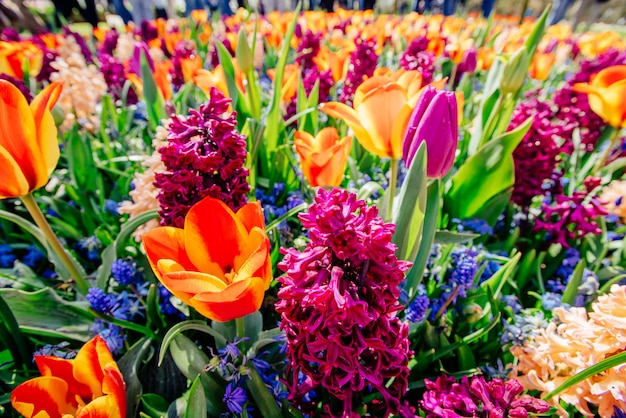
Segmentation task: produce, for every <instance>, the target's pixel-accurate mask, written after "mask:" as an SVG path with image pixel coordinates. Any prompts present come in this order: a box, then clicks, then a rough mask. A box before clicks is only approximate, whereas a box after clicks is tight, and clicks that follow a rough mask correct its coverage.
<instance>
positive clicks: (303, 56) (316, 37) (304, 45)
mask: <svg viewBox="0 0 626 418" xmlns="http://www.w3.org/2000/svg"><path fill="white" fill-rule="evenodd" d="M321 42H322V34H321V32H320V33H314V32H313V31H310V30H307V31H306V33H305V34H304V37H302V39H301V40H300V43H299V44H298V51H297V53H296V64H298V65H299V66H300V68H302V69H307V70H310V69H312V68H317V66H316V65H315V62H314V61H313V58H315V56H316V55H317V53H318V52H320V43H321Z"/></svg>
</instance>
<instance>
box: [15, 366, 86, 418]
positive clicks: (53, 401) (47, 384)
mask: <svg viewBox="0 0 626 418" xmlns="http://www.w3.org/2000/svg"><path fill="white" fill-rule="evenodd" d="M68 389H69V387H68V384H67V382H65V381H64V380H63V379H60V378H58V377H54V376H42V377H36V378H34V379H31V380H28V381H26V382H24V383H22V384H21V385H19V386H18V387H16V388H15V389H13V392H12V393H11V404H12V405H13V408H14V409H15V410H16V411H17V412H19V413H20V414H22V415H24V416H25V417H26V418H31V417H35V416H38V417H46V416H49V417H60V416H63V415H64V414H73V413H74V411H75V409H73V408H72V407H71V406H70V405H68V404H67V402H66V399H67V397H68Z"/></svg>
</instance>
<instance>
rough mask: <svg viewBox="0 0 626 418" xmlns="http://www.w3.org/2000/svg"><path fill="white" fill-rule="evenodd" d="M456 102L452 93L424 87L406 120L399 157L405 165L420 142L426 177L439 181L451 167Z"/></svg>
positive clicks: (456, 124)
mask: <svg viewBox="0 0 626 418" xmlns="http://www.w3.org/2000/svg"><path fill="white" fill-rule="evenodd" d="M458 118H459V117H458V110H457V101H456V96H455V94H454V92H451V91H437V90H435V88H434V87H432V86H427V87H426V88H425V89H424V91H423V92H422V95H421V96H420V98H419V100H418V102H417V105H416V106H415V110H413V114H412V115H411V119H409V124H408V128H407V130H406V134H405V135H404V143H403V146H402V156H403V158H404V161H405V163H406V165H407V167H408V166H410V165H411V161H413V157H415V153H416V152H417V149H418V148H419V146H420V144H421V143H422V142H424V141H425V142H426V153H427V159H428V161H427V167H426V175H427V176H428V177H429V178H442V177H443V176H445V175H446V173H447V172H448V171H449V170H450V168H452V164H453V163H454V155H455V153H456V146H457V143H458V136H459V121H458Z"/></svg>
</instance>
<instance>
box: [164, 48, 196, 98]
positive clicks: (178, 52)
mask: <svg viewBox="0 0 626 418" xmlns="http://www.w3.org/2000/svg"><path fill="white" fill-rule="evenodd" d="M195 55H196V44H195V42H194V41H190V40H183V41H180V42H179V43H178V44H177V45H176V48H174V53H173V54H172V68H171V69H170V74H171V76H172V85H173V86H174V88H175V89H180V88H181V87H182V86H184V85H185V76H184V74H183V64H182V60H183V59H190V58H194V57H195Z"/></svg>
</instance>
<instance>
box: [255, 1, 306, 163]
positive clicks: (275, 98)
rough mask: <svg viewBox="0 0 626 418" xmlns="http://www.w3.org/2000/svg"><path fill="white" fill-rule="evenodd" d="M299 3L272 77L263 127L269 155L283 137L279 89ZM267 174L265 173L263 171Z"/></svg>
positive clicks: (283, 125) (266, 150) (283, 124)
mask: <svg viewBox="0 0 626 418" xmlns="http://www.w3.org/2000/svg"><path fill="white" fill-rule="evenodd" d="M301 7H302V5H301V3H298V6H296V10H294V13H293V19H292V21H291V23H290V24H289V27H288V28H287V32H286V33H285V36H284V37H283V46H282V48H281V51H280V55H279V57H280V58H279V59H278V63H277V65H276V75H275V77H274V92H273V95H272V100H271V101H270V109H269V113H268V115H267V120H266V129H265V141H264V144H265V153H266V155H267V156H268V157H269V156H270V155H271V153H272V152H274V150H275V149H276V148H277V147H278V145H280V144H281V142H280V141H281V140H282V138H284V130H285V123H284V122H283V118H282V115H281V112H280V102H281V96H282V95H281V90H282V85H283V75H284V72H285V66H286V65H287V58H288V57H289V48H290V45H289V41H290V40H291V38H292V37H293V33H294V32H295V30H296V22H297V21H298V16H299V15H300V8H301ZM263 174H267V173H265V172H264V173H263Z"/></svg>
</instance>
